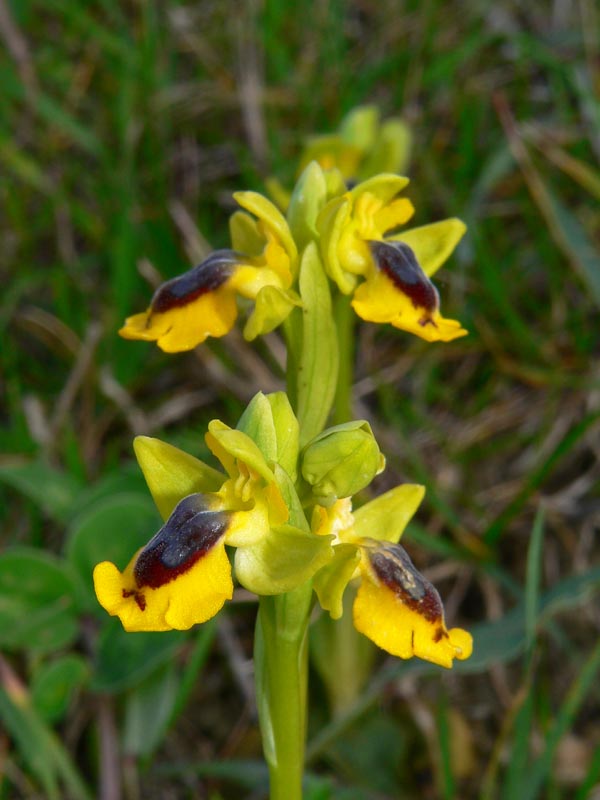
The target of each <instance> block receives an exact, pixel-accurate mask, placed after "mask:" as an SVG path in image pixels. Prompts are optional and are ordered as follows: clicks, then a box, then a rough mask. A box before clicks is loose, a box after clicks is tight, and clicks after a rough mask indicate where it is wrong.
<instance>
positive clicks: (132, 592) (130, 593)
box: [122, 589, 146, 611]
mask: <svg viewBox="0 0 600 800" xmlns="http://www.w3.org/2000/svg"><path fill="white" fill-rule="evenodd" d="M122 594H123V597H124V598H127V597H133V599H134V600H135V602H136V603H137V605H138V608H139V609H140V611H145V610H146V598H145V597H144V595H143V594H142V593H141V592H138V591H137V590H136V589H123V592H122Z"/></svg>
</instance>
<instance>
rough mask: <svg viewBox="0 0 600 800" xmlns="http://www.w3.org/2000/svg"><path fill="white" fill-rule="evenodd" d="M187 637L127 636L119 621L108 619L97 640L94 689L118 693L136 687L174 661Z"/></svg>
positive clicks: (171, 634)
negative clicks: (160, 667)
mask: <svg viewBox="0 0 600 800" xmlns="http://www.w3.org/2000/svg"><path fill="white" fill-rule="evenodd" d="M186 637H187V633H184V632H181V631H167V632H161V633H127V632H126V631H124V630H123V627H122V625H121V623H120V622H119V621H118V620H112V619H111V620H109V621H108V622H107V624H106V625H105V626H104V627H103V629H102V631H101V634H100V637H99V640H98V649H97V652H96V659H95V669H94V678H93V680H92V689H93V690H95V691H97V692H111V693H118V692H121V691H123V689H129V688H131V687H133V686H136V685H137V684H138V683H139V682H140V681H142V680H143V679H144V678H146V677H147V676H148V675H150V673H151V672H153V671H154V670H155V669H157V668H158V667H159V666H161V665H162V664H165V663H167V662H168V661H171V660H172V659H173V658H174V657H175V653H176V652H177V650H178V649H179V648H180V647H181V645H182V643H183V642H184V641H185V640H186Z"/></svg>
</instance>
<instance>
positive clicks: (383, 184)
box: [350, 172, 409, 203]
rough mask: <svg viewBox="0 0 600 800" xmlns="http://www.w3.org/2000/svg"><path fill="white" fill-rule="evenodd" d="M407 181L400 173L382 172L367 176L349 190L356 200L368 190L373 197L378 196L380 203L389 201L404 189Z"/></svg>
mask: <svg viewBox="0 0 600 800" xmlns="http://www.w3.org/2000/svg"><path fill="white" fill-rule="evenodd" d="M408 183H409V180H408V178H404V177H403V176H402V175H394V174H393V173H391V172H384V173H382V174H380V175H374V176H373V177H372V178H367V180H366V181H362V183H358V184H357V185H356V186H355V187H354V189H351V190H350V194H351V195H352V197H353V198H354V199H355V200H356V198H358V197H360V195H361V194H364V193H365V192H370V193H371V194H374V195H375V197H377V198H379V200H381V201H382V203H389V202H390V200H393V198H394V197H395V196H396V195H397V194H398V193H399V192H401V191H402V189H404V187H405V186H407V185H408Z"/></svg>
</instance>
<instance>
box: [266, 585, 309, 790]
mask: <svg viewBox="0 0 600 800" xmlns="http://www.w3.org/2000/svg"><path fill="white" fill-rule="evenodd" d="M311 602H312V586H311V584H310V582H308V583H307V584H305V585H304V586H300V587H299V588H298V589H295V590H294V591H292V592H288V593H287V594H282V595H277V596H275V597H261V598H260V604H259V610H258V620H257V625H256V634H255V664H256V687H257V701H258V712H259V719H260V727H261V733H262V739H263V749H264V753H265V758H266V761H267V764H268V766H269V775H270V789H271V791H270V798H271V800H302V775H303V771H304V747H305V737H306V695H307V678H308V662H307V657H308V636H307V632H308V619H309V614H310V607H311Z"/></svg>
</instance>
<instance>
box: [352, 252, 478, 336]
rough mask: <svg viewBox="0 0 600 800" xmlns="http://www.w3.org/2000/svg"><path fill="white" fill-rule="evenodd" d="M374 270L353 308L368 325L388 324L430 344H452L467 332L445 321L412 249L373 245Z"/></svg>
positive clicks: (362, 287)
mask: <svg viewBox="0 0 600 800" xmlns="http://www.w3.org/2000/svg"><path fill="white" fill-rule="evenodd" d="M369 247H370V250H371V254H372V263H373V268H372V270H371V273H370V274H369V275H367V278H366V280H365V281H364V283H362V284H361V285H360V286H359V287H358V288H357V289H356V291H355V292H354V297H353V300H352V306H353V308H354V310H355V311H356V313H357V314H358V316H359V317H361V318H362V319H364V320H366V321H368V322H388V323H390V324H391V325H393V326H394V327H396V328H401V329H402V330H406V331H409V332H410V333H414V334H416V335H417V336H419V337H420V338H422V339H425V340H427V341H429V342H433V341H444V342H449V341H452V340H453V339H457V338H459V337H460V336H466V335H467V331H466V330H464V328H462V326H461V324H460V322H457V321H456V320H451V319H446V318H444V317H442V315H441V313H440V309H439V305H440V303H439V294H438V292H437V289H436V288H435V286H434V285H433V283H432V282H431V281H430V280H429V278H428V277H427V275H426V274H425V272H424V271H423V269H422V268H421V266H420V264H419V262H418V261H417V259H416V257H415V253H414V251H413V250H412V248H411V247H410V246H409V245H408V244H406V242H402V241H390V242H373V241H371V242H369Z"/></svg>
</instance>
